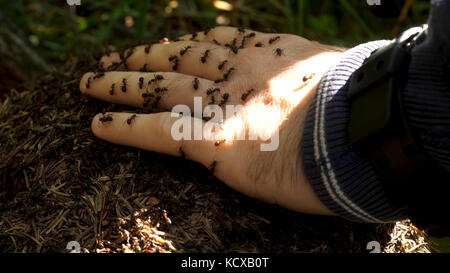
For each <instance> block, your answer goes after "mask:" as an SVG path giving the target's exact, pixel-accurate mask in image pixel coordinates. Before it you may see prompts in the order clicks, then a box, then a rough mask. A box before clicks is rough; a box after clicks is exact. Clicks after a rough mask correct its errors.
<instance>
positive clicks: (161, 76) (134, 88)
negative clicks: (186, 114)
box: [80, 71, 231, 111]
mask: <svg viewBox="0 0 450 273" xmlns="http://www.w3.org/2000/svg"><path fill="white" fill-rule="evenodd" d="M99 75H101V76H99ZM230 88H231V87H224V86H219V85H217V84H215V83H214V82H213V81H210V80H207V79H203V78H199V77H194V76H190V75H185V74H180V73H174V72H161V73H150V72H126V71H111V72H105V73H102V74H98V73H97V74H95V73H92V72H90V73H86V74H85V75H84V76H83V77H82V79H81V81H80V90H81V92H82V93H84V94H88V95H90V96H92V97H94V98H97V99H101V100H104V101H108V102H111V103H115V104H124V105H129V106H134V107H140V108H145V109H150V108H162V109H171V108H173V107H174V106H175V105H178V104H183V105H187V106H188V107H189V108H190V109H194V104H195V102H194V97H201V105H200V106H201V109H203V108H204V107H206V106H207V105H208V104H210V103H214V104H219V105H220V106H222V105H224V104H226V103H227V102H229V100H230V101H231V96H230V95H229V94H230V93H231V92H230V91H229V90H230ZM191 111H193V110H191Z"/></svg>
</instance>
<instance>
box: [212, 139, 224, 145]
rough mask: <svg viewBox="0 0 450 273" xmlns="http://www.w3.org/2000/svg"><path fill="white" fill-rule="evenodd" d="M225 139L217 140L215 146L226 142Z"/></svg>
mask: <svg viewBox="0 0 450 273" xmlns="http://www.w3.org/2000/svg"><path fill="white" fill-rule="evenodd" d="M224 142H225V140H217V141H216V142H214V146H216V147H217V146H219V145H220V144H222V143H224Z"/></svg>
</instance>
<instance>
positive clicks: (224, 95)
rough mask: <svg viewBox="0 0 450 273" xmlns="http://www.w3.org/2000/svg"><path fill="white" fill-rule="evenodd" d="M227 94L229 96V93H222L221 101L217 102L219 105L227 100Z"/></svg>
mask: <svg viewBox="0 0 450 273" xmlns="http://www.w3.org/2000/svg"><path fill="white" fill-rule="evenodd" d="M229 96H230V94H228V93H225V94H223V95H222V101H221V102H220V103H219V106H222V105H224V104H225V103H226V102H227V100H228V97H229Z"/></svg>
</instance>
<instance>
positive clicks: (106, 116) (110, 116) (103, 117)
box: [99, 115, 113, 123]
mask: <svg viewBox="0 0 450 273" xmlns="http://www.w3.org/2000/svg"><path fill="white" fill-rule="evenodd" d="M99 120H100V121H101V122H102V123H103V122H108V121H112V120H113V117H112V115H103V116H102V117H101V118H99Z"/></svg>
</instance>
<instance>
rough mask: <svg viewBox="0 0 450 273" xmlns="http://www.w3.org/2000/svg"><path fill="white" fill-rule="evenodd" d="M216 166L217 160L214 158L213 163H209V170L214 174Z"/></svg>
mask: <svg viewBox="0 0 450 273" xmlns="http://www.w3.org/2000/svg"><path fill="white" fill-rule="evenodd" d="M216 166H217V161H215V160H214V161H213V162H212V163H211V165H209V167H208V170H209V171H210V172H211V173H212V174H214V171H215V170H216Z"/></svg>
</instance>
